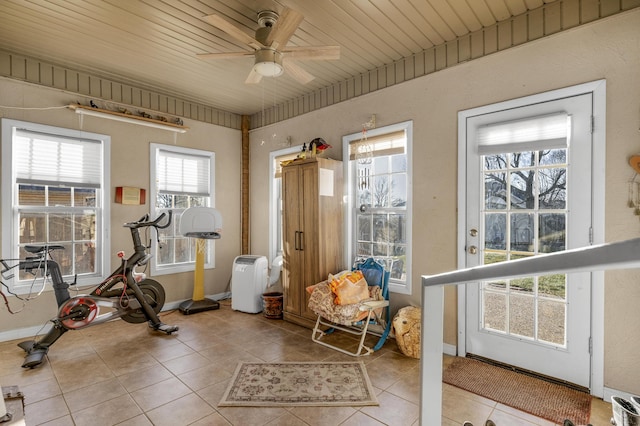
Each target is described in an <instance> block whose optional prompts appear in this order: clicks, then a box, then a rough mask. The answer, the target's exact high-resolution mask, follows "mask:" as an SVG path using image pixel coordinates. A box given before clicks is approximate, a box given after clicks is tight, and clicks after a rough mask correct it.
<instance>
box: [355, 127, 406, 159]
mask: <svg viewBox="0 0 640 426" xmlns="http://www.w3.org/2000/svg"><path fill="white" fill-rule="evenodd" d="M406 139H407V136H406V133H405V131H404V130H399V131H397V132H391V133H385V134H382V135H376V136H370V137H367V138H366V139H360V140H354V141H351V142H350V143H349V160H355V159H356V157H357V156H359V155H365V156H369V157H380V156H386V155H395V154H404V152H405V145H406Z"/></svg>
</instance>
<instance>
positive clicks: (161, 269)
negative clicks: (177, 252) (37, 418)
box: [149, 143, 216, 276]
mask: <svg viewBox="0 0 640 426" xmlns="http://www.w3.org/2000/svg"><path fill="white" fill-rule="evenodd" d="M161 149H162V150H165V151H173V152H177V153H181V154H191V155H198V156H206V157H209V158H210V167H209V188H211V191H210V194H209V206H208V207H215V201H216V197H215V164H216V161H215V160H216V154H215V153H214V152H211V151H204V150H200V149H194V148H184V147H180V146H174V145H164V144H159V143H151V144H149V172H150V179H149V182H150V184H149V187H150V188H149V205H150V209H149V211H150V215H151V218H155V217H157V216H158V214H159V213H158V209H157V208H156V200H157V199H158V187H157V182H156V175H157V170H156V160H157V154H158V151H160V150H161ZM175 220H176V218H175V217H174V218H173V219H172V226H173V221H175ZM176 232H177V231H176ZM157 244H158V240H157V239H156V235H155V233H154V235H152V240H151V253H155V252H156V248H157V247H156V245H157ZM206 244H207V250H208V253H209V256H208V257H207V258H205V264H204V268H205V269H213V268H215V266H216V265H215V258H216V256H215V243H214V241H213V240H207V241H206ZM194 270H195V261H194V262H185V263H181V264H179V265H172V266H158V262H157V260H156V257H155V256H154V257H152V258H151V275H152V276H158V275H168V274H176V273H179V272H191V271H194Z"/></svg>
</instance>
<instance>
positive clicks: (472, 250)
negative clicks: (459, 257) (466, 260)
mask: <svg viewBox="0 0 640 426" xmlns="http://www.w3.org/2000/svg"><path fill="white" fill-rule="evenodd" d="M476 253H478V247H476V246H469V254H476Z"/></svg>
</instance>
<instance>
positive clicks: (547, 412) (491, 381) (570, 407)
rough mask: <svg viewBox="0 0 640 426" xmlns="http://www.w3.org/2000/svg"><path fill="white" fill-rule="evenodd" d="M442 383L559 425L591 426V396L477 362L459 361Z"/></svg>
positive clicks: (456, 359)
mask: <svg viewBox="0 0 640 426" xmlns="http://www.w3.org/2000/svg"><path fill="white" fill-rule="evenodd" d="M442 380H443V381H444V382H445V383H448V384H450V385H453V386H456V387H459V388H462V389H465V390H468V391H469V392H473V393H475V394H476V395H481V396H484V397H485V398H489V399H491V400H493V401H497V402H500V403H502V404H505V405H508V406H510V407H514V408H517V409H518V410H521V411H526V412H527V413H530V414H533V415H534V416H537V417H542V418H544V419H547V420H551V421H552V422H554V423H556V424H562V422H563V421H564V419H569V420H571V421H572V422H573V423H575V424H579V425H583V424H587V423H588V422H589V416H590V415H591V396H590V395H589V394H588V393H586V392H580V391H577V390H575V389H571V388H568V387H566V386H562V385H559V384H556V383H550V382H547V381H545V380H541V379H538V378H536V377H531V376H528V375H526V374H523V373H519V372H516V371H512V370H507V369H505V368H501V367H497V366H493V365H489V364H487V363H486V362H481V361H478V360H475V359H469V358H461V357H456V358H455V360H454V361H453V362H452V363H451V365H449V366H448V367H447V368H445V370H444V371H443V374H442Z"/></svg>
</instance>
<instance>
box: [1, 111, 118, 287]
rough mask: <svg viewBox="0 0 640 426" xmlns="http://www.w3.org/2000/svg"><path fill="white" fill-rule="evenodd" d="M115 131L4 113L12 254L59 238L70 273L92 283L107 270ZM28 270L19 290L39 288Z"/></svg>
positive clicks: (5, 216) (61, 259)
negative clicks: (84, 129) (112, 135)
mask: <svg viewBox="0 0 640 426" xmlns="http://www.w3.org/2000/svg"><path fill="white" fill-rule="evenodd" d="M109 148H110V138H109V136H105V135H98V134H94V133H88V132H82V131H76V130H69V129H62V128H57V127H51V126H44V125H40V124H34V123H28V122H21V121H16V120H8V119H2V193H3V194H11V196H10V198H5V200H7V201H9V202H3V205H2V224H3V238H2V252H3V257H4V258H12V259H18V258H20V259H22V258H24V257H26V256H27V252H26V251H25V249H24V247H25V246H26V245H37V244H58V245H62V246H64V248H65V249H64V250H61V251H57V252H55V254H54V258H55V260H56V261H57V262H58V263H59V265H60V269H61V271H62V274H63V276H65V277H73V276H76V275H77V277H78V281H77V282H78V284H80V285H82V284H90V283H92V282H94V281H95V279H97V278H98V277H102V276H103V275H105V271H104V270H103V268H104V265H108V264H109V263H108V258H109V250H110V249H109V240H108V232H106V227H107V225H106V224H105V222H107V223H108V218H109V203H108V201H107V200H108V199H109V198H108V190H107V188H109V187H110V186H109V174H108V173H105V170H110V165H109ZM32 282H33V276H32V275H30V274H26V273H25V272H21V273H19V274H16V277H15V278H14V279H13V280H12V282H11V283H10V285H11V287H12V291H16V292H18V293H27V292H29V291H31V290H32V288H31V285H32Z"/></svg>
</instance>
